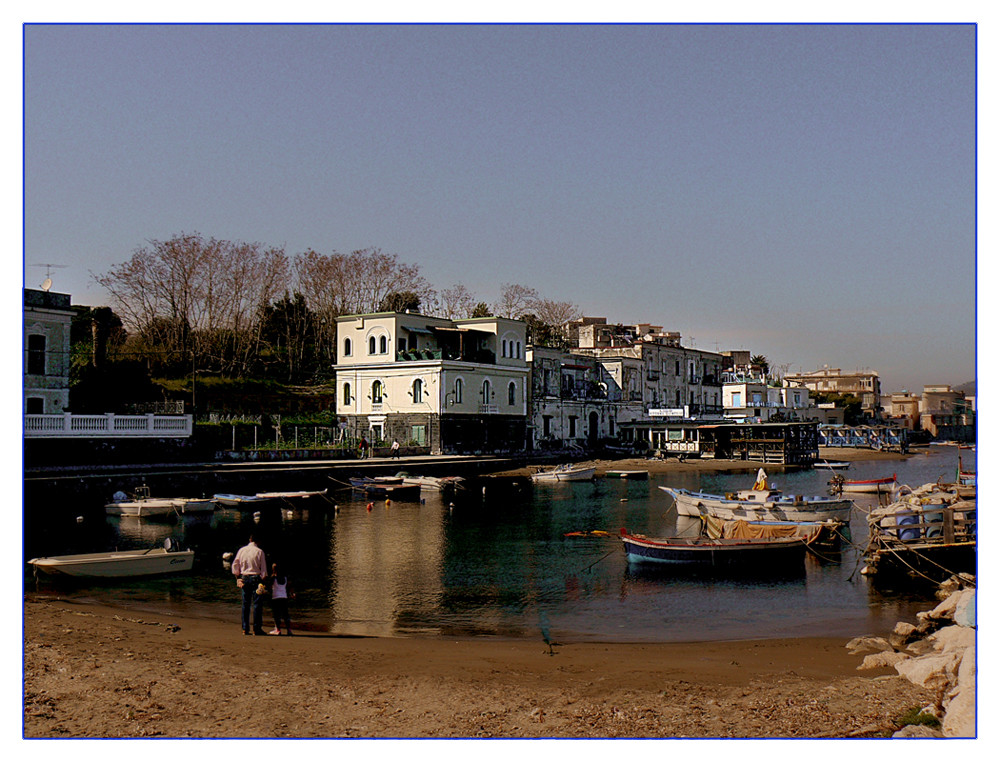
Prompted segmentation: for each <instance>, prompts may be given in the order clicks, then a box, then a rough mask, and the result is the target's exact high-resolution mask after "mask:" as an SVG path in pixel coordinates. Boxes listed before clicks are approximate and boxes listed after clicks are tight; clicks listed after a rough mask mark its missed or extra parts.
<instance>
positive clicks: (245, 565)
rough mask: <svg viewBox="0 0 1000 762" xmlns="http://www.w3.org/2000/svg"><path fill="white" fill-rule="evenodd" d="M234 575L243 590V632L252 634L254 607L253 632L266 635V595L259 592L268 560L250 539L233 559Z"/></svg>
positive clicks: (265, 573) (251, 537)
mask: <svg viewBox="0 0 1000 762" xmlns="http://www.w3.org/2000/svg"><path fill="white" fill-rule="evenodd" d="M233 576H234V577H236V586H237V587H238V588H240V589H241V590H242V592H243V609H242V622H243V634H244V635H249V634H250V610H251V608H252V609H253V634H254V635H264V634H265V633H264V596H263V593H261V592H259V588H260V587H261V586H262V585H261V583H262V582H263V581H264V577H266V576H267V561H266V560H265V558H264V551H263V550H261V549H260V548H258V547H257V543H255V542H254V541H253V535H250V540H249V542H247V544H246V545H244V546H243V547H242V548H240V549H239V550H238V551H237V553H236V558H234V559H233Z"/></svg>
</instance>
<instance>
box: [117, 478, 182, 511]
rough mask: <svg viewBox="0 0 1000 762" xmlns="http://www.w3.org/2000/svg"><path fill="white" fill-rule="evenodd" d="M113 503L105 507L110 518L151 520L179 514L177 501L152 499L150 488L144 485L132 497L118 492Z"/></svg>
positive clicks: (137, 488)
mask: <svg viewBox="0 0 1000 762" xmlns="http://www.w3.org/2000/svg"><path fill="white" fill-rule="evenodd" d="M111 499H112V502H110V503H107V504H106V505H105V506H104V512H105V513H106V514H107V515H108V516H140V517H142V518H146V519H150V518H157V517H161V518H162V517H164V516H174V515H176V514H177V505H176V501H175V500H174V499H173V498H160V497H150V496H149V487H147V486H146V485H145V484H143V485H142V486H140V487H136V489H135V492H134V493H133V494H132V497H131V498H129V496H128V495H126V494H125V493H124V492H121V491H118V492H116V493H115V494H114V495H113V496H112V498H111Z"/></svg>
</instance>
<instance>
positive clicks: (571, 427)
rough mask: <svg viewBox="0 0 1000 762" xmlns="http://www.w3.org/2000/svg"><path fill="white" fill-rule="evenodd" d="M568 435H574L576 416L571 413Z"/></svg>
mask: <svg viewBox="0 0 1000 762" xmlns="http://www.w3.org/2000/svg"><path fill="white" fill-rule="evenodd" d="M569 436H570V438H571V439H572V438H573V437H575V436H576V416H575V415H571V416H570V417H569Z"/></svg>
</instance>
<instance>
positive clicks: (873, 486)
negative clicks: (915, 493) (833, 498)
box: [830, 474, 896, 495]
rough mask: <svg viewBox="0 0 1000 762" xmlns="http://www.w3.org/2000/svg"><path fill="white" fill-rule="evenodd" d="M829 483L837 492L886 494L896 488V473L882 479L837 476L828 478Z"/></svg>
mask: <svg viewBox="0 0 1000 762" xmlns="http://www.w3.org/2000/svg"><path fill="white" fill-rule="evenodd" d="M830 485H831V486H832V487H833V488H834V489H835V490H836V491H838V492H854V493H863V494H864V493H878V494H883V495H885V494H888V493H890V492H892V491H893V490H894V489H896V475H895V474H893V475H892V476H887V477H885V478H883V479H844V478H843V477H840V476H837V477H835V478H834V479H831V480H830Z"/></svg>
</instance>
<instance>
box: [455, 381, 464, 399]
mask: <svg viewBox="0 0 1000 762" xmlns="http://www.w3.org/2000/svg"><path fill="white" fill-rule="evenodd" d="M464 385H465V384H463V383H462V379H460V378H456V379H455V404H456V405H460V404H461V403H462V387H463V386H464Z"/></svg>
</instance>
